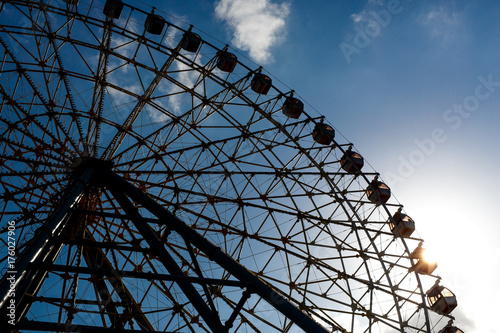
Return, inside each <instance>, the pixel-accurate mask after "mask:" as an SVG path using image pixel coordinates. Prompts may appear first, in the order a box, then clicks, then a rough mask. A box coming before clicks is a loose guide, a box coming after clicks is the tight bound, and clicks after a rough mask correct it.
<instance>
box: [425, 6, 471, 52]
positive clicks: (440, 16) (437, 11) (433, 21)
mask: <svg viewBox="0 0 500 333" xmlns="http://www.w3.org/2000/svg"><path fill="white" fill-rule="evenodd" d="M418 23H419V24H420V25H421V26H423V27H425V28H427V30H428V31H429V33H430V35H431V37H433V38H437V39H440V41H441V42H444V43H448V42H452V41H454V40H455V39H457V38H459V39H462V38H463V37H464V35H463V29H461V27H462V25H463V14H462V13H461V12H460V11H459V10H457V8H456V6H455V4H454V3H447V4H436V5H433V6H432V7H430V8H429V9H428V10H427V11H426V12H425V13H423V14H422V15H420V17H419V19H418Z"/></svg>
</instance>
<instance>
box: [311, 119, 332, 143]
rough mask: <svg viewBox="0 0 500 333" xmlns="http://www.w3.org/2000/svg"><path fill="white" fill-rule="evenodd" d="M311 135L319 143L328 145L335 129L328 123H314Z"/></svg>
mask: <svg viewBox="0 0 500 333" xmlns="http://www.w3.org/2000/svg"><path fill="white" fill-rule="evenodd" d="M312 137H313V139H314V141H316V142H317V143H319V144H322V145H329V144H331V143H332V141H333V138H335V131H334V130H333V128H332V127H331V126H330V125H327V124H316V126H314V130H313V132H312Z"/></svg>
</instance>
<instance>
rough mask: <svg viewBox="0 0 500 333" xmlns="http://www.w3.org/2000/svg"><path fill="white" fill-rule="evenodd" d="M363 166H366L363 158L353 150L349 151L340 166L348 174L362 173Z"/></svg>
mask: <svg viewBox="0 0 500 333" xmlns="http://www.w3.org/2000/svg"><path fill="white" fill-rule="evenodd" d="M363 165H365V162H364V160H363V157H362V156H361V155H360V154H358V153H356V152H354V151H352V150H347V151H346V152H345V153H344V155H343V156H342V158H341V159H340V166H341V167H342V169H344V171H345V172H347V173H356V172H358V171H361V168H362V167H363Z"/></svg>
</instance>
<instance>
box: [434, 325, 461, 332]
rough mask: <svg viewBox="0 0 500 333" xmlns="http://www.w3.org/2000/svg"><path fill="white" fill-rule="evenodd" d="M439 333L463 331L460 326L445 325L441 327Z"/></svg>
mask: <svg viewBox="0 0 500 333" xmlns="http://www.w3.org/2000/svg"><path fill="white" fill-rule="evenodd" d="M439 333H464V331H462V330H461V329H460V328H458V327H455V326H449V325H448V326H446V327H445V328H443V329H442V330H441V331H439Z"/></svg>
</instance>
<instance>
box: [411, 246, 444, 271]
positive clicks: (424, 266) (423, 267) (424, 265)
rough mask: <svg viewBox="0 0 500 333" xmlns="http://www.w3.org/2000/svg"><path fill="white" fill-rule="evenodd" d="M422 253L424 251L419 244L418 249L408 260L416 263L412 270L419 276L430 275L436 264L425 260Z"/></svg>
mask: <svg viewBox="0 0 500 333" xmlns="http://www.w3.org/2000/svg"><path fill="white" fill-rule="evenodd" d="M424 253H425V249H424V248H423V247H422V244H419V245H418V247H417V248H416V249H415V250H413V252H412V253H411V254H410V258H411V259H413V260H415V261H416V263H415V266H413V270H414V271H415V272H417V273H420V274H426V275H430V274H432V272H434V270H435V269H436V268H437V266H438V263H437V262H436V261H433V260H429V259H428V258H425V256H424Z"/></svg>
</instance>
